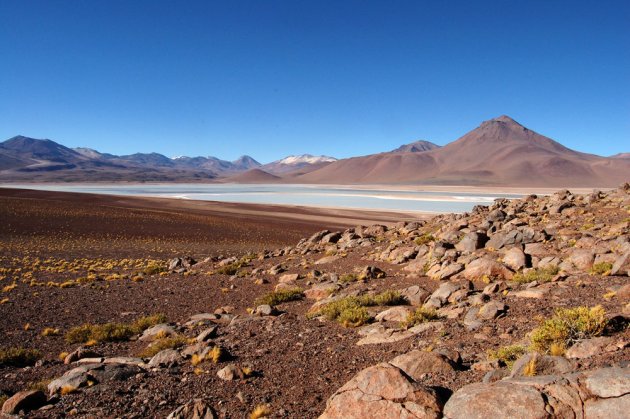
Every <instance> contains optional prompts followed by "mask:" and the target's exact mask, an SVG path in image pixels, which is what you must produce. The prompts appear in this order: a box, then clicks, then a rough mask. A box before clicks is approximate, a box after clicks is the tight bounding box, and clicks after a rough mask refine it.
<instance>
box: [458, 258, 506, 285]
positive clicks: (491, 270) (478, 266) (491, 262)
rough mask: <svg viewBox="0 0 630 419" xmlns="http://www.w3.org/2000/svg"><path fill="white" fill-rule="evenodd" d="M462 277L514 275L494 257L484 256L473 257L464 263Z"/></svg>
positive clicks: (475, 278)
mask: <svg viewBox="0 0 630 419" xmlns="http://www.w3.org/2000/svg"><path fill="white" fill-rule="evenodd" d="M463 275H464V278H466V279H469V280H471V281H474V280H478V279H482V278H488V279H508V280H509V279H512V276H513V275H514V274H513V272H512V271H511V270H509V269H508V268H507V267H505V266H504V265H503V264H501V263H499V262H497V261H496V260H495V259H493V258H491V257H489V256H486V257H482V258H479V259H475V260H473V261H472V262H470V263H469V264H468V265H466V269H464V272H463Z"/></svg>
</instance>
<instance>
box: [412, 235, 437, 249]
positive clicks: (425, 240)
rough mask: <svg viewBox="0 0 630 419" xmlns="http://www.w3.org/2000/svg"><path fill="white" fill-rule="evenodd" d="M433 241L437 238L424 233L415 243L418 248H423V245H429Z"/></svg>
mask: <svg viewBox="0 0 630 419" xmlns="http://www.w3.org/2000/svg"><path fill="white" fill-rule="evenodd" d="M432 241H435V237H433V234H431V233H424V234H423V235H422V236H420V237H416V239H415V240H414V241H413V242H414V243H415V244H417V245H418V246H422V245H423V244H427V243H430V242H432Z"/></svg>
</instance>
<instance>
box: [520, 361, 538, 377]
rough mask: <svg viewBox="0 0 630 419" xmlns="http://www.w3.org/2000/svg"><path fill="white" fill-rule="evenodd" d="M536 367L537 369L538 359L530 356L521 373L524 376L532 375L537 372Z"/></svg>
mask: <svg viewBox="0 0 630 419" xmlns="http://www.w3.org/2000/svg"><path fill="white" fill-rule="evenodd" d="M537 369H538V361H537V360H536V357H534V356H533V357H532V358H531V359H530V360H529V362H527V365H525V368H524V369H523V375H524V376H525V377H533V376H535V375H536V374H537Z"/></svg>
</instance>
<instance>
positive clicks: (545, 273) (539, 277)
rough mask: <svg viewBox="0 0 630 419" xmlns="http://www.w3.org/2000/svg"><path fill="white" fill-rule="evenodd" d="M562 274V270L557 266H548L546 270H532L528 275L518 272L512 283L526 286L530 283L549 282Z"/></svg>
mask: <svg viewBox="0 0 630 419" xmlns="http://www.w3.org/2000/svg"><path fill="white" fill-rule="evenodd" d="M558 272H560V268H558V267H557V266H555V265H551V266H547V267H544V268H536V269H530V270H529V271H527V273H522V272H517V273H516V274H514V277H513V278H512V281H514V282H518V283H519V284H525V283H528V282H534V281H537V282H549V281H551V280H552V279H553V277H554V276H556V275H557V274H558Z"/></svg>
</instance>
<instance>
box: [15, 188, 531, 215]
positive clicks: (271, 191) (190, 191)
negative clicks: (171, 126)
mask: <svg viewBox="0 0 630 419" xmlns="http://www.w3.org/2000/svg"><path fill="white" fill-rule="evenodd" d="M3 186H6V187H23V188H29V189H39V190H47V191H62V192H86V193H96V194H109V195H130V196H150V197H161V198H178V199H193V200H204V201H221V202H242V203H252V204H282V205H301V206H310V207H337V208H354V209H374V210H388V211H405V212H408V211H413V212H416V211H419V212H466V211H470V210H471V209H472V208H473V207H474V206H475V205H489V204H491V203H492V202H493V201H494V200H495V199H497V198H519V197H521V196H522V195H517V194H492V193H478V192H476V193H466V192H435V191H423V190H422V189H420V187H419V189H418V190H414V191H409V190H397V189H395V187H393V188H392V189H364V188H360V189H358V188H352V187H351V186H318V185H242V184H238V185H236V184H220V185H217V184H159V185H157V184H156V185H154V184H151V185H145V184H136V185H123V184H98V185H93V184H89V185H88V184H69V185H55V184H40V185H33V184H21V185H16V184H7V185H3Z"/></svg>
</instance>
